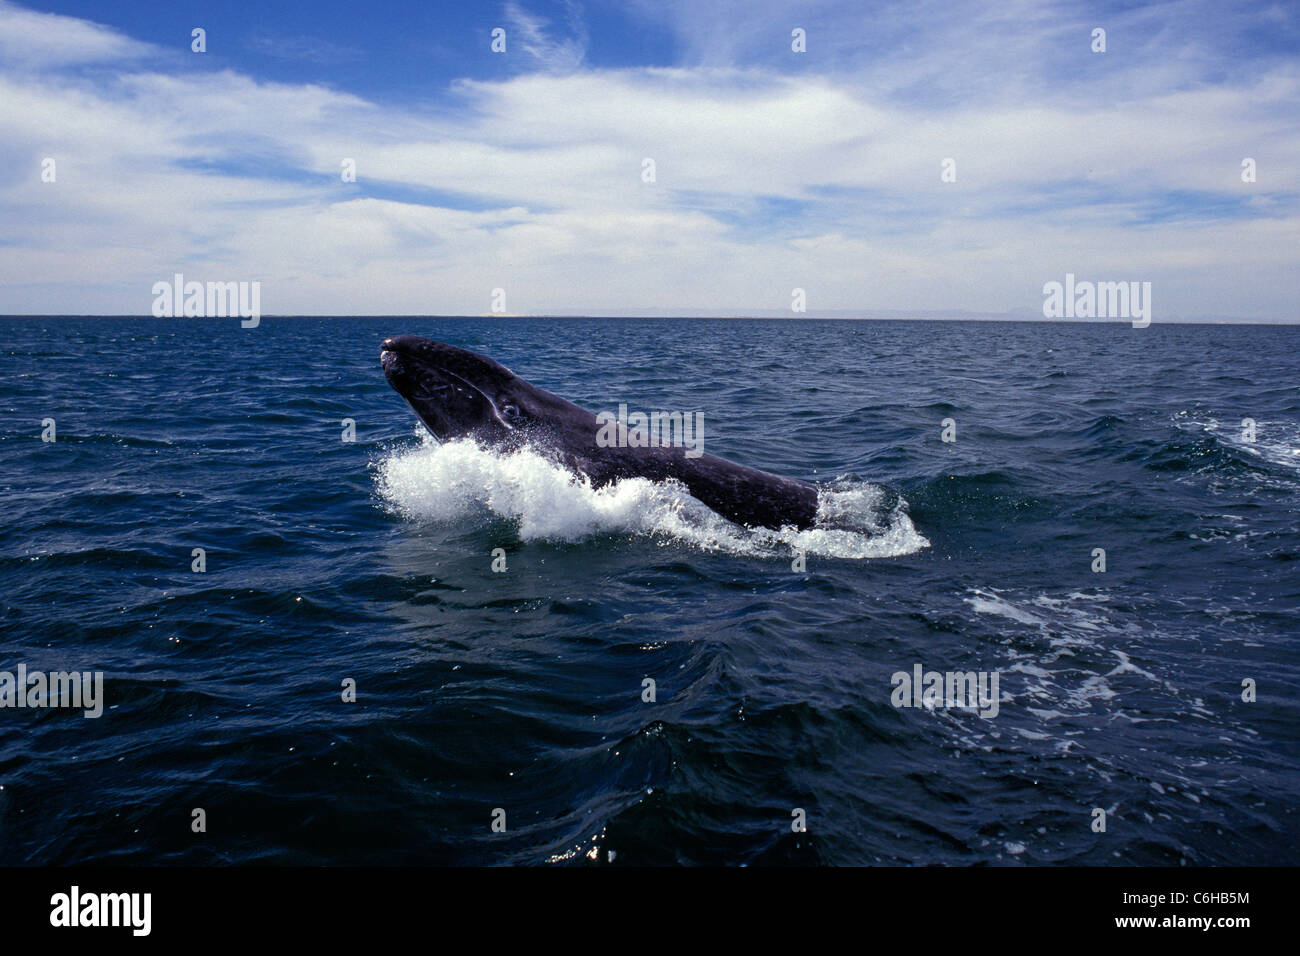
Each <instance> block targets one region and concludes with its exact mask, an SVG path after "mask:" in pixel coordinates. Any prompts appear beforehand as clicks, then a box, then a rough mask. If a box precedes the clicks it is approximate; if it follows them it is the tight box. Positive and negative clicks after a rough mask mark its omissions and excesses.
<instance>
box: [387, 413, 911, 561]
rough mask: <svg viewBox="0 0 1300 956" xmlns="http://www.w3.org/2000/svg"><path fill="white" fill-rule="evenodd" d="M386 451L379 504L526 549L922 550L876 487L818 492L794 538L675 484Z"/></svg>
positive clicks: (862, 553) (534, 461)
mask: <svg viewBox="0 0 1300 956" xmlns="http://www.w3.org/2000/svg"><path fill="white" fill-rule="evenodd" d="M421 438H422V443H421V444H419V445H410V446H404V447H400V448H396V449H392V450H390V451H389V452H387V453H386V455H385V457H384V458H383V459H382V460H380V461H379V462H377V463H376V485H377V490H378V493H379V495H380V497H381V498H382V499H383V500H384V501H385V503H386V504H387V505H388V507H390V508H391V509H392V510H393V511H395V512H397V513H399V514H401V515H403V516H405V517H407V518H410V519H413V520H417V521H435V522H451V521H455V520H458V519H462V518H465V517H468V516H472V515H475V514H483V513H484V512H485V511H486V512H488V513H491V514H494V515H496V516H498V517H500V518H505V519H507V520H509V521H512V522H514V523H515V524H516V525H517V528H518V534H519V537H520V538H521V539H522V540H524V541H533V540H551V541H566V542H573V541H580V540H583V539H584V538H589V537H592V536H595V535H602V534H635V535H646V536H656V537H662V538H667V539H673V540H677V541H680V542H684V543H686V544H688V545H691V546H693V547H697V548H700V549H703V550H709V551H723V552H728V553H731V554H744V555H751V556H758V557H776V556H783V555H787V554H789V553H790V552H792V551H793V550H794V549H803V550H804V551H805V552H806V553H807V554H809V555H818V556H822V557H831V558H849V559H863V558H888V557H897V556H899V555H904V554H912V553H913V552H916V551H919V550H921V549H922V548H926V547H929V544H930V543H929V542H928V541H927V540H926V539H925V538H924V537H923V536H922V535H921V534H920V533H919V532H917V530H916V528H915V527H914V526H913V524H912V521H911V519H910V518H908V516H907V514H906V512H905V510H904V509H905V503H904V502H902V501H901V500H899V501H898V502H897V503H896V504H894V505H892V506H887V505H886V499H887V496H886V495H885V493H884V492H883V491H882V490H881V489H880V488H879V487H876V486H874V485H870V484H866V483H862V482H850V483H842V484H840V485H838V486H837V487H834V488H829V489H823V490H822V492H821V496H820V498H819V501H818V524H822V523H831V522H833V523H834V524H835V525H836V527H834V528H831V527H817V526H814V527H813V528H809V529H807V530H803V531H799V530H796V529H794V528H785V529H782V530H780V531H774V530H771V529H766V528H758V529H750V528H744V527H741V526H740V525H737V524H734V523H732V522H730V521H728V520H726V519H725V518H723V517H722V516H720V515H718V514H717V513H715V512H714V511H712V510H710V509H709V508H708V507H707V506H705V505H704V504H702V503H701V502H699V501H697V500H696V499H695V498H693V497H691V495H690V493H689V492H687V490H686V488H685V487H684V486H683V485H680V484H678V483H677V482H663V483H656V482H652V481H650V480H648V479H645V478H631V479H626V480H623V481H618V482H614V483H613V484H610V485H606V486H604V487H602V488H593V487H592V486H591V483H590V482H589V481H587V480H586V479H581V480H580V479H577V478H575V477H574V476H573V475H572V474H570V473H569V472H568V471H566V470H564V469H563V468H561V467H559V466H558V465H556V464H555V463H554V462H551V461H550V460H548V459H546V458H545V457H543V456H542V455H540V454H538V453H537V452H534V451H532V450H528V449H524V450H520V451H516V452H512V453H509V454H501V453H498V452H493V451H489V450H486V449H483V448H480V447H479V446H478V445H476V444H474V443H473V442H470V441H454V442H448V443H446V444H439V443H437V442H436V441H434V440H433V439H432V438H429V437H427V436H424V435H421Z"/></svg>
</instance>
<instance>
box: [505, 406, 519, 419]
mask: <svg viewBox="0 0 1300 956" xmlns="http://www.w3.org/2000/svg"><path fill="white" fill-rule="evenodd" d="M501 414H502V415H504V416H505V417H506V418H509V419H511V420H512V421H513V420H514V419H516V418H518V417H519V406H517V405H502V406H501Z"/></svg>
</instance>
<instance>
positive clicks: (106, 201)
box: [0, 0, 1300, 321]
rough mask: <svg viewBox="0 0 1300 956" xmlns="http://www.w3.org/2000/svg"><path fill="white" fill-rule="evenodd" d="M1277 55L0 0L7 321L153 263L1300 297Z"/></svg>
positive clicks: (349, 286) (1234, 42)
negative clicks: (499, 47)
mask: <svg viewBox="0 0 1300 956" xmlns="http://www.w3.org/2000/svg"><path fill="white" fill-rule="evenodd" d="M194 27H202V28H203V29H204V30H205V31H206V34H207V36H206V40H207V52H205V53H202V54H197V53H193V52H191V50H190V32H191V30H192V29H193V28H194ZM496 28H501V29H503V30H505V35H506V52H505V53H503V54H500V53H493V52H492V51H491V49H490V44H491V40H492V31H493V30H494V29H496ZM794 28H802V29H803V30H805V31H806V34H807V52H805V53H795V52H793V51H792V50H791V31H792V30H793V29H794ZM1096 28H1102V29H1105V30H1106V47H1107V49H1106V52H1104V53H1095V52H1093V51H1092V49H1091V45H1092V39H1091V37H1092V31H1093V30H1094V29H1096ZM1298 52H1300V8H1297V6H1296V5H1294V4H1290V3H1279V4H1270V3H1259V4H1244V3H1243V4H1234V3H1196V2H1177V3H1159V4H1133V3H1114V4H1094V5H1082V4H1077V3H1022V2H1016V0H1010V2H1006V3H998V4H986V3H961V2H957V3H953V2H946V0H945V2H934V3H932V2H926V0H921V2H907V3H892V4H869V3H863V2H812V3H802V4H786V3H775V2H769V0H753V2H747V3H741V2H727V0H719V2H709V3H704V2H698V0H655V2H650V0H646V2H641V0H627V2H622V3H609V2H590V0H588V2H580V0H568V2H556V0H547V2H542V0H531V2H522V0H521V2H510V3H472V2H456V3H440V2H423V3H416V2H410V3H406V2H395V3H382V2H376V3H372V4H355V3H336V2H328V3H313V4H310V5H305V6H304V5H299V4H297V3H281V2H258V3H252V2H242V0H235V2H223V3H220V4H216V3H213V4H200V3H185V2H181V3H170V4H165V5H164V4H156V3H150V2H141V0H118V2H114V3H85V2H79V3H74V2H43V3H36V2H29V3H23V4H15V3H9V2H6V0H0V162H3V164H4V168H5V169H6V171H7V172H8V175H7V176H6V177H5V178H4V180H3V182H2V183H0V312H49V313H54V312H102V313H141V314H145V313H147V312H148V310H149V307H150V304H151V302H152V296H151V294H150V289H151V287H152V285H153V283H154V282H156V281H158V280H160V279H165V278H170V277H171V276H172V275H173V274H174V273H175V272H183V273H184V274H185V275H186V277H187V278H192V279H198V280H200V281H204V280H220V281H228V280H256V281H260V282H261V283H262V290H263V291H262V302H263V310H264V311H265V312H268V313H306V314H311V313H368V314H425V313H453V314H478V313H482V312H486V311H488V309H489V307H490V301H491V295H492V291H493V290H494V289H498V288H500V289H504V290H505V293H506V305H507V309H508V311H510V312H517V313H566V312H571V313H584V314H638V313H649V312H655V313H663V312H674V311H683V312H684V311H708V312H714V313H717V314H740V313H746V312H753V313H759V312H777V311H782V310H788V309H789V304H790V301H791V292H792V290H793V289H794V288H796V287H797V288H802V289H804V290H806V295H807V301H808V309H809V314H813V315H816V314H823V313H828V312H832V311H838V310H849V311H854V312H861V313H867V314H869V313H872V312H877V311H900V310H902V311H926V312H931V311H976V312H1003V311H1007V310H1013V309H1026V310H1036V309H1038V308H1039V307H1040V306H1041V304H1042V293H1041V289H1042V286H1043V284H1044V283H1045V282H1049V281H1054V280H1055V281H1059V280H1061V279H1063V277H1064V275H1065V273H1067V272H1073V273H1074V274H1076V276H1078V277H1079V278H1081V279H1088V278H1091V279H1095V280H1098V281H1116V280H1126V279H1127V280H1139V281H1150V282H1152V284H1153V289H1154V292H1153V301H1154V307H1155V319H1156V321H1159V320H1160V319H1161V318H1162V317H1165V318H1168V317H1171V316H1174V315H1180V316H1214V315H1223V316H1239V317H1253V318H1259V319H1264V320H1270V321H1279V320H1282V321H1293V320H1295V319H1296V318H1297V317H1300V316H1298V315H1297V309H1296V302H1297V300H1298V298H1300V296H1298V295H1297V293H1300V268H1297V266H1298V265H1300V263H1297V255H1296V249H1297V248H1300V202H1298V197H1300V185H1298V183H1300V179H1298V174H1300V57H1298ZM1247 157H1250V158H1252V159H1254V160H1255V161H1256V164H1257V181H1256V182H1253V183H1244V182H1242V179H1241V163H1242V160H1243V159H1244V158H1247ZM47 159H53V160H54V161H55V169H56V177H55V181H54V182H43V181H42V175H41V173H42V169H43V163H44V161H45V160H47ZM345 159H352V160H354V161H355V164H356V182H343V181H342V179H341V177H340V169H341V164H342V162H343V160H345ZM646 159H653V161H654V164H655V179H654V182H652V183H647V182H645V181H644V180H643V175H642V172H643V168H644V165H643V164H644V161H645V160H646ZM946 159H952V160H954V162H955V169H956V181H955V182H943V181H942V180H941V176H940V173H941V164H942V163H943V162H944V161H945V160H946Z"/></svg>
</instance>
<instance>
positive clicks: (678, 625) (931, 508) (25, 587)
mask: <svg viewBox="0 0 1300 956" xmlns="http://www.w3.org/2000/svg"><path fill="white" fill-rule="evenodd" d="M403 333H409V334H417V335H423V336H428V337H431V338H436V339H439V340H442V341H446V342H449V343H451V344H454V345H458V346H461V347H464V348H468V349H472V350H474V351H478V352H483V353H485V354H487V355H490V356H492V357H493V358H496V359H498V360H499V361H501V362H503V363H504V364H505V365H507V366H508V367H510V368H512V369H513V370H514V371H515V372H517V373H518V374H519V375H521V376H522V377H524V378H525V379H527V380H528V381H530V382H532V383H533V384H535V385H538V386H540V387H542V388H545V389H547V390H549V391H552V392H554V393H556V394H559V395H561V396H563V397H565V398H568V399H569V400H571V401H574V402H576V403H578V404H580V405H583V406H584V407H587V408H589V409H591V410H593V411H598V410H604V409H609V410H613V409H616V408H617V407H618V405H619V404H620V403H625V404H627V405H628V406H629V407H632V408H639V409H645V410H660V409H662V410H680V411H685V412H690V413H694V412H699V413H701V414H702V416H703V420H704V422H705V428H706V431H705V434H704V442H705V448H706V450H707V451H709V452H711V453H713V454H718V455H722V456H724V457H728V458H732V459H733V460H736V461H740V462H743V463H745V464H750V465H754V466H757V467H760V468H764V469H766V470H769V471H773V472H776V473H778V474H782V475H787V476H791V477H796V478H805V479H809V480H813V481H817V482H819V483H822V484H823V485H824V487H825V490H824V493H823V494H824V500H825V501H826V502H827V503H829V506H831V507H832V508H833V509H834V510H835V511H836V512H837V513H838V514H840V515H841V516H843V517H844V518H845V519H846V521H845V522H841V523H840V524H838V525H837V526H836V527H834V528H829V529H827V528H821V529H812V530H808V531H803V532H797V531H791V530H786V531H769V530H746V529H743V528H740V527H738V526H735V525H732V524H730V523H729V522H727V521H725V520H723V519H722V518H720V517H718V516H717V515H715V514H713V513H712V512H710V511H709V510H708V509H707V508H704V507H703V506H702V505H700V504H699V503H698V502H695V501H694V500H693V499H691V498H690V497H689V496H688V495H686V494H685V493H684V492H683V490H682V489H681V488H679V487H674V486H671V485H655V484H652V483H650V482H647V481H644V480H629V481H625V482H622V483H620V484H618V485H615V486H612V487H607V488H602V489H592V488H590V487H587V486H585V485H583V484H580V483H575V482H574V481H572V480H570V476H569V475H567V474H566V473H565V472H563V471H561V470H559V469H558V468H557V467H555V466H554V465H552V464H551V463H550V462H549V460H548V459H547V458H546V457H545V456H544V455H542V454H539V453H533V452H529V451H522V452H517V453H512V454H509V455H503V454H495V453H492V452H489V451H485V450H482V449H479V448H477V447H476V446H474V445H472V444H468V443H464V442H454V443H450V444H446V445H438V444H437V443H435V442H433V441H432V439H431V438H429V437H427V436H424V435H423V434H422V433H423V429H422V428H421V427H420V426H419V424H418V423H417V421H416V419H415V417H414V416H413V415H412V414H411V412H410V410H409V409H408V408H407V406H406V405H405V403H404V402H403V401H402V399H401V398H400V397H399V396H398V395H397V394H396V393H395V392H394V391H392V389H390V388H389V386H388V385H387V383H386V382H385V380H384V376H383V374H382V372H381V370H380V367H379V361H378V358H379V345H380V342H381V341H382V340H383V339H384V338H385V337H386V336H390V335H396V334H403ZM0 336H3V339H2V340H0V344H2V345H3V348H2V349H0V355H2V356H3V358H2V359H0V362H2V363H3V364H2V366H0V367H2V369H3V374H2V375H0V412H2V417H0V461H2V462H3V470H2V471H0V501H2V503H3V507H2V509H0V511H2V513H3V523H2V525H0V672H8V673H11V674H16V673H17V671H18V668H19V667H20V665H21V666H22V667H23V668H25V670H26V672H28V673H31V672H42V673H47V674H52V673H56V672H84V673H98V674H102V693H101V699H100V703H101V704H102V713H101V714H100V715H99V716H97V717H89V718H88V717H86V716H84V713H83V711H82V710H77V709H74V708H72V707H69V706H61V707H53V706H46V707H38V706H27V707H18V706H17V705H16V703H15V704H14V705H13V706H5V707H0V863H5V864H72V863H104V864H122V863H132V864H193V865H211V864H217V865H220V864H249V863H271V864H312V865H315V864H323V865H330V864H404V865H425V864H432V865H454V864H459V865H465V864H476V865H477V864H525V865H533V864H548V863H550V864H556V863H561V864H574V865H598V866H605V865H613V866H624V865H646V864H649V865H657V864H704V865H769V864H811V865H817V864H825V865H864V864H887V865H898V864H947V865H968V864H993V865H1012V866H1020V865H1055V864H1073V865H1079V864H1083V865H1099V866H1104V865H1156V866H1179V865H1227V864H1237V865H1243V864H1290V865H1296V864H1300V819H1297V808H1298V807H1300V745H1298V744H1297V733H1296V731H1297V728H1298V727H1300V637H1298V634H1297V621H1300V573H1298V572H1300V564H1297V560H1298V559H1300V527H1298V523H1297V508H1298V505H1297V500H1298V493H1300V348H1298V347H1297V346H1300V328H1297V327H1285V326H1230V325H1219V326H1211V325H1160V324H1153V325H1152V326H1150V327H1149V328H1146V329H1134V328H1132V327H1130V326H1129V325H1128V324H1127V323H1114V324H1076V323H1052V322H1024V323H1011V322H1007V323H995V322H929V321H916V322H907V321H892V322H885V321H882V322H871V321H795V320H770V321H758V320H754V321H744V320H667V319H665V320H648V319H647V320H638V319H505V318H410V317H402V318H388V319H386V318H377V317H365V318H328V319H325V318H321V319H317V318H275V317H271V318H264V319H263V320H262V322H261V324H260V326H258V327H257V328H254V329H244V328H241V327H240V325H239V322H238V320H211V319H209V320H201V319H138V318H112V317H68V318H47V317H39V318H10V319H4V320H0ZM348 422H350V423H351V424H350V425H349V424H347V423H348ZM348 438H352V439H354V440H347V439H348ZM48 439H52V440H48ZM945 439H950V440H945ZM932 673H935V674H938V675H939V677H940V679H942V680H947V679H949V678H950V676H951V675H952V674H958V675H966V674H978V675H981V679H982V680H983V679H985V678H987V679H988V681H989V682H992V681H994V680H996V693H995V694H993V695H992V697H991V698H989V699H986V700H985V701H984V705H985V706H983V707H980V706H969V705H962V703H961V701H952V700H949V699H947V698H946V697H945V698H943V699H940V700H933V699H930V700H928V701H927V700H925V699H922V698H921V696H920V694H919V693H918V694H916V695H913V694H912V692H911V691H910V690H907V691H900V688H902V687H906V686H909V683H908V682H910V681H912V680H914V678H915V676H916V675H922V676H923V677H925V679H926V680H928V676H925V675H930V674H932ZM900 675H901V676H900ZM2 680H3V677H2V675H0V681H2ZM11 689H12V685H11ZM0 690H3V687H0ZM12 699H13V700H14V701H16V700H17V699H18V698H17V697H16V696H15V697H12ZM0 700H2V699H0ZM62 702H64V703H67V702H68V701H67V700H64V701H62ZM29 703H30V702H29ZM918 704H919V705H918ZM967 704H969V702H967Z"/></svg>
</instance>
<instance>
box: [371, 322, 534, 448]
mask: <svg viewBox="0 0 1300 956" xmlns="http://www.w3.org/2000/svg"><path fill="white" fill-rule="evenodd" d="M379 361H380V364H381V365H382V366H383V369H384V376H385V377H386V378H387V379H388V384H389V385H391V386H392V387H393V388H394V390H396V392H397V393H398V394H399V395H401V396H402V398H404V399H406V403H407V404H408V405H410V406H411V408H412V410H413V411H414V412H415V414H416V415H418V416H419V418H420V421H422V422H423V423H424V425H425V427H426V428H428V429H429V431H430V432H431V433H432V434H433V436H434V437H435V438H437V439H438V440H439V441H451V440H452V439H456V438H464V437H473V438H476V439H479V440H481V441H486V442H490V443H497V442H500V441H503V440H506V439H508V438H509V437H510V436H511V435H512V434H513V433H516V432H519V431H522V430H524V429H526V428H527V427H528V425H529V423H530V422H531V421H532V420H533V414H532V413H533V412H534V411H535V409H534V408H533V405H534V402H533V401H532V396H531V395H530V392H532V391H533V389H532V386H530V385H529V384H528V383H527V382H525V381H524V380H523V379H521V378H519V377H518V376H517V375H515V373H514V372H512V371H510V369H508V368H506V367H505V366H504V365H502V364H501V363H500V362H497V361H494V360H493V359H490V358H488V357H487V356H486V355H479V354H478V353H476V352H470V351H468V350H466V349H461V348H457V347H456V346H454V345H447V344H446V343H444V342H436V341H434V340H433V339H426V338H421V337H420V336H418V335H396V336H393V337H392V338H388V339H384V342H383V344H382V345H381V346H380V352H379Z"/></svg>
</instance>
